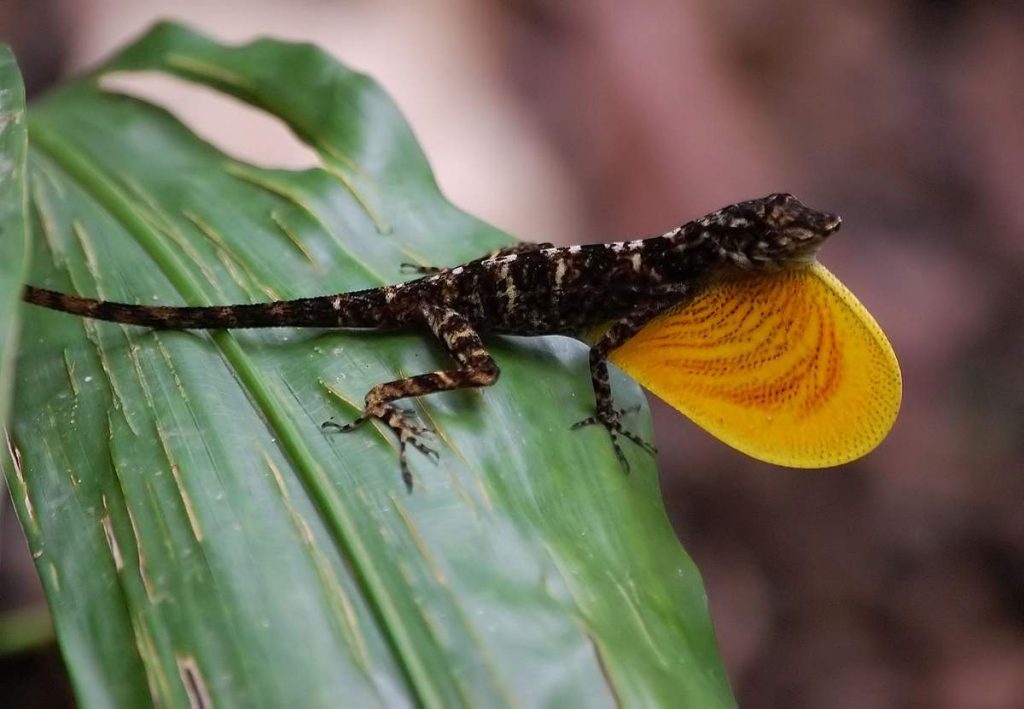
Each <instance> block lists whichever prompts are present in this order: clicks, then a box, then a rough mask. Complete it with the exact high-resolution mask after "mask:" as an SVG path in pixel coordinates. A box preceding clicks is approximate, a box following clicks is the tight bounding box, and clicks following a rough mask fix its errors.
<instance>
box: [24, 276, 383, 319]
mask: <svg viewBox="0 0 1024 709" xmlns="http://www.w3.org/2000/svg"><path fill="white" fill-rule="evenodd" d="M22 297H23V299H24V300H25V302H27V303H32V304H34V305H41V306H43V307H44V308H50V309H52V310H60V311H63V312H65V313H73V314H75V315H81V316H83V317H87V318H95V319H96V320H108V321H110V322H117V323H124V324H127V325H142V326H144V327H152V328H160V329H165V330H188V329H195V330H207V329H214V330H217V329H228V328H245V327H353V328H359V327H381V326H382V325H385V323H382V322H381V314H380V313H381V311H380V307H379V304H380V302H381V301H382V300H383V296H381V295H380V293H379V291H378V290H367V291H357V292H354V293H342V294H338V295H332V296H320V297H316V298H300V299H298V300H281V301H276V302H273V303H251V304H249V303H247V304H242V305H217V306H209V307H190V306H186V307H168V306H151V305H132V304H130V303H112V302H107V301H103V300H94V299H92V298H80V297H78V296H75V295H68V294H67V293H58V292H57V291H52V290H46V289H45V288H36V287H34V286H26V287H25V292H24V295H23V296H22Z"/></svg>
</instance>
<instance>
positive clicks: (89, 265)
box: [8, 24, 733, 707]
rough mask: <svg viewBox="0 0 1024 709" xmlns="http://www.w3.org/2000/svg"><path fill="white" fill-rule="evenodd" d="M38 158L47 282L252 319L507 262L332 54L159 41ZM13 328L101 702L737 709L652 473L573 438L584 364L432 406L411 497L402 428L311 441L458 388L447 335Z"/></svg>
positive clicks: (64, 318)
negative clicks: (150, 84)
mask: <svg viewBox="0 0 1024 709" xmlns="http://www.w3.org/2000/svg"><path fill="white" fill-rule="evenodd" d="M153 70H155V71H162V72H166V73H169V74H173V75H176V76H178V77H180V78H184V79H187V80H190V81H193V82H197V83H200V84H205V85H207V86H211V87H213V88H216V89H218V90H220V91H222V92H225V93H227V94H230V95H233V96H235V97H237V98H239V99H241V100H243V101H245V102H247V103H249V104H251V105H253V106H256V107H258V108H262V109H264V110H266V111H267V112H269V113H271V114H273V115H274V116H277V117H278V118H280V119H281V120H282V121H284V122H285V123H286V124H287V125H288V126H289V127H290V128H291V129H292V130H293V131H294V133H295V134H296V135H297V136H298V137H299V138H300V139H301V140H302V141H304V142H306V143H307V144H309V145H310V146H311V147H312V148H313V149H314V150H316V152H317V153H318V154H319V156H320V159H321V160H322V167H321V168H318V169H313V170H308V171H304V172H287V171H274V170H265V169H258V168H255V167H253V166H251V165H247V164H244V163H241V162H239V161H237V160H234V159H232V158H229V157H227V156H225V155H223V154H222V153H220V152H219V151H218V150H217V149H215V148H214V147H212V146H210V145H207V144H205V143H203V142H202V141H200V140H199V139H197V138H196V137H195V136H194V135H193V134H191V133H190V132H189V131H188V130H187V129H186V128H184V127H183V126H182V125H180V124H179V123H178V121H177V120H176V119H175V118H173V117H172V116H171V115H169V114H168V113H166V112H165V111H163V110H161V109H159V108H156V107H153V106H151V105H149V104H146V103H144V102H141V101H139V100H136V99H134V98H130V97H126V96H121V95H117V94H113V93H109V92H107V91H104V90H103V89H102V88H101V87H100V86H99V84H98V81H99V79H100V78H101V77H102V76H103V75H104V74H107V73H109V72H113V71H153ZM424 80H428V79H426V78H425V79H424ZM30 142H31V149H30V170H29V172H30V187H31V204H30V214H31V227H32V231H33V236H34V237H35V238H34V249H35V250H34V254H33V256H34V259H35V260H34V264H35V267H34V269H33V272H32V276H31V278H30V282H32V283H33V284H35V285H38V286H43V287H48V288H54V289H59V290H65V291H70V292H74V293H80V294H85V295H90V296H98V297H101V298H104V299H108V300H122V301H130V302H142V303H160V304H186V303H187V304H212V303H226V302H250V301H252V302H258V301H265V300H268V299H272V298H292V297H299V296H308V295H317V294H326V293H333V292H338V291H345V290H352V289H356V288H365V287H370V286H375V285H380V284H383V283H387V282H393V281H395V280H398V279H400V278H401V276H400V272H399V264H400V263H401V262H403V261H417V262H421V263H431V264H437V265H445V264H452V263H457V262H460V261H464V260H467V259H470V258H473V257H477V256H479V255H481V254H482V253H484V252H486V251H488V250H490V249H493V248H496V247H498V246H500V245H503V244H506V243H509V242H510V239H509V237H508V236H506V235H504V234H502V233H500V232H498V231H496V230H495V229H493V228H491V227H488V226H487V225H485V224H482V223H481V222H479V221H477V220H475V219H473V218H471V217H469V216H467V215H465V214H463V213H461V212H459V211H458V210H457V209H455V208H453V207H452V206H451V205H450V204H448V203H447V202H446V201H445V200H444V199H443V197H442V196H441V195H440V193H439V192H438V190H437V187H436V185H435V183H434V181H433V178H432V177H431V174H430V170H429V167H428V166H427V163H426V160H425V158H424V156H423V154H422V153H421V151H420V149H419V147H418V146H417V145H416V142H415V141H414V139H413V138H412V135H411V133H410V131H409V129H408V127H407V126H406V125H405V123H404V122H403V120H402V118H401V117H400V115H399V114H398V112H397V111H396V110H395V107H394V106H393V104H392V103H391V101H390V100H389V99H388V98H387V97H386V96H385V95H384V94H383V93H382V92H381V91H380V89H379V88H378V87H377V86H376V85H375V84H374V83H373V82H371V81H370V80H369V79H367V78H366V77H365V76H362V75H359V74H355V73H353V72H351V71H349V70H347V69H345V68H344V67H342V66H340V65H338V64H337V63H336V62H335V61H333V60H332V59H330V58H329V57H328V56H327V55H326V54H324V53H323V52H321V51H320V50H318V49H316V48H314V47H311V46H306V45H293V44H285V43H281V42H275V41H258V42H254V43H252V44H249V45H245V46H242V47H234V48H232V47H224V46H221V45H219V44H216V43H214V42H212V41H210V40H208V39H206V38H204V37H202V36H200V35H197V34H195V33H193V32H191V31H189V30H187V29H184V28H182V27H179V26H175V25H170V24H165V25H160V26H158V27H156V28H154V29H153V30H152V31H151V32H150V33H149V34H147V35H146V36H145V37H144V38H142V39H141V40H140V41H138V42H137V43H135V44H133V45H132V46H130V47H128V48H127V49H126V50H125V51H124V52H123V53H121V54H120V55H119V56H117V57H115V58H114V59H113V60H111V61H110V62H108V63H107V64H106V65H104V66H103V67H101V68H100V69H99V70H98V71H97V72H95V73H93V74H91V75H89V76H86V77H83V78H81V79H79V80H78V81H75V82H73V83H70V84H67V85H65V86H64V87H62V88H61V89H59V90H57V91H55V92H54V93H52V94H50V95H49V96H47V97H46V98H45V99H44V100H42V101H40V102H39V103H38V104H35V105H33V106H32V109H31V118H30ZM481 179H486V176H481ZM23 317H24V318H25V320H26V324H27V332H28V334H27V336H26V337H25V342H24V344H23V346H22V349H21V352H20V358H19V361H18V379H17V387H16V398H15V410H16V411H17V416H16V420H15V421H14V429H13V433H12V441H13V446H15V448H14V449H13V450H16V451H18V453H17V455H18V456H19V457H20V460H21V466H20V469H21V470H22V471H23V473H22V474H21V475H12V474H11V470H13V469H14V468H15V466H11V465H8V477H9V478H10V479H11V481H12V487H15V488H17V489H15V490H14V498H15V501H16V503H17V509H18V514H19V516H20V519H21V521H22V525H23V526H24V528H25V531H26V533H27V535H28V538H29V543H30V546H31V548H32V551H33V553H34V555H35V557H36V560H37V564H38V568H39V573H40V577H41V578H42V580H43V584H44V586H45V588H46V592H47V595H48V598H49V601H50V605H51V608H52V611H53V616H54V624H55V628H56V632H57V636H58V639H59V641H60V644H61V648H62V651H63V653H64V657H65V659H66V662H67V666H68V669H69V671H70V673H71V675H72V680H73V682H74V686H75V688H76V691H77V693H78V697H79V699H80V700H81V702H82V703H83V704H84V705H87V706H88V705H111V704H113V705H121V706H140V705H144V704H148V703H159V704H161V705H164V706H185V705H188V704H189V703H191V704H192V706H197V705H203V706H205V705H208V704H209V702H213V703H214V704H217V705H244V706H248V705H253V704H265V705H270V706H289V705H295V706H324V705H337V704H338V703H339V702H342V701H343V702H344V703H345V704H348V705H352V706H374V705H404V704H425V705H431V706H442V705H444V706H450V705H460V704H464V705H471V706H493V705H504V704H519V705H541V704H543V705H561V706H607V705H614V704H619V703H622V704H628V705H642V704H643V705H646V704H661V705H669V704H672V705H686V706H701V707H712V706H729V705H731V704H732V703H733V700H732V697H731V694H730V691H729V688H728V685H727V682H726V680H725V676H724V672H723V669H722V665H721V661H720V659H719V657H718V653H717V649H716V647H715V643H714V636H713V632H712V629H711V623H710V620H709V617H708V613H707V607H706V601H705V597H704V592H703V589H702V587H701V583H700V578H699V575H698V573H697V571H696V569H695V568H694V566H693V564H692V562H691V561H690V559H689V558H688V557H687V556H686V554H685V553H684V552H683V550H682V549H681V548H680V546H679V544H678V541H677V540H676V538H675V536H674V534H673V531H672V528H671V527H670V525H669V523H668V520H667V518H666V516H665V512H664V509H663V507H662V504H661V501H660V498H659V494H658V485H657V478H656V474H655V470H654V465H653V461H652V460H650V459H649V458H646V457H644V455H643V454H642V453H637V454H636V455H634V456H633V461H634V473H633V474H632V475H631V476H625V475H623V474H622V470H621V469H620V467H619V466H618V464H617V462H616V461H615V458H614V456H613V455H612V452H611V447H610V444H609V441H608V440H607V436H606V435H605V433H604V432H603V431H601V430H598V429H591V430H584V431H580V432H575V433H574V432H570V430H569V426H570V425H571V423H572V422H573V421H575V420H577V419H580V418H582V417H584V416H586V415H588V414H589V413H590V411H591V408H592V406H593V404H592V394H591V392H590V384H589V378H588V375H587V365H586V361H587V359H586V349H585V347H584V346H582V345H581V344H579V343H577V342H575V341H571V340H567V339H563V338H496V339H494V340H493V342H492V347H493V352H494V355H495V357H496V359H497V360H498V362H499V364H500V366H501V367H502V373H503V374H502V378H501V380H500V381H499V383H498V384H497V385H496V386H494V387H491V388H489V389H487V390H485V391H477V392H469V393H455V394H450V395H436V396H431V397H427V398H425V399H423V400H422V401H416V402H415V403H414V404H413V406H414V407H415V408H416V411H417V413H418V414H419V415H420V416H421V417H422V418H423V420H424V421H426V422H428V423H429V424H430V425H431V426H432V427H434V428H435V429H436V430H437V441H438V447H439V449H440V452H441V460H440V463H439V464H437V465H435V464H432V463H431V462H430V461H428V460H426V459H425V458H423V457H422V456H420V455H419V454H418V453H416V452H415V451H413V452H411V454H410V458H411V460H410V462H411V465H412V468H413V473H414V475H415V476H416V490H415V492H414V493H413V494H411V495H409V494H406V492H405V490H404V488H403V486H402V483H401V481H400V479H399V475H398V462H397V457H396V445H395V441H394V440H392V438H391V437H390V436H389V435H386V432H385V431H382V430H381V429H379V428H374V427H373V426H365V427H363V428H362V429H360V430H358V431H357V432H353V433H349V434H345V435H325V434H324V433H322V432H321V430H320V424H321V423H322V422H323V421H324V420H327V419H329V418H331V417H334V418H335V419H336V420H339V421H343V420H347V419H350V418H352V417H354V416H355V415H356V413H357V412H358V410H359V406H360V404H361V401H362V397H363V394H364V393H365V391H366V390H367V389H368V388H369V387H370V386H371V385H373V384H375V383H377V382H381V381H385V380H388V379H392V378H394V377H396V376H399V375H402V374H412V373H417V372H422V371H429V370H432V369H436V368H438V367H439V366H443V365H444V364H445V358H444V355H443V353H442V352H441V351H440V350H439V348H438V347H437V346H436V345H435V344H433V343H431V342H430V341H429V338H426V337H423V336H422V335H420V334H416V333H403V334H379V333H378V334H374V333H353V332H332V331H308V330H296V329H282V330H269V331H236V332H215V333H197V332H173V331H161V332H156V331H151V330H146V329H144V328H138V327H127V326H119V325H114V324H109V323H98V322H93V321H86V320H82V319H78V318H75V317H72V316H69V315H66V314H62V313H56V312H50V311H44V310H42V309H39V308H34V307H31V306H25V309H24V310H23ZM615 386H616V387H617V389H618V391H619V397H618V398H619V402H620V404H622V405H625V406H629V405H633V404H637V403H640V402H641V401H642V396H641V393H640V391H639V390H638V389H637V388H636V386H635V385H633V384H631V383H629V382H627V381H626V380H624V379H622V378H621V377H620V378H618V379H616V382H615ZM635 425H636V426H637V427H638V429H639V431H640V432H641V433H642V434H645V435H648V436H649V435H650V434H651V429H650V420H649V416H648V415H647V414H646V411H645V412H644V414H643V415H641V416H638V417H637V419H636V421H635ZM21 480H24V484H23V485H22V484H21ZM207 700H208V701H207Z"/></svg>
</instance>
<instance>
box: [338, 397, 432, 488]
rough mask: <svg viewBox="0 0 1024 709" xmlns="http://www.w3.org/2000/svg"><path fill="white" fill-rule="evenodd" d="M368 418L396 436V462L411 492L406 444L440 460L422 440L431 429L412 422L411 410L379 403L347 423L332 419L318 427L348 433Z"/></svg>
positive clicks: (412, 414) (429, 433) (410, 476)
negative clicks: (388, 429)
mask: <svg viewBox="0 0 1024 709" xmlns="http://www.w3.org/2000/svg"><path fill="white" fill-rule="evenodd" d="M370 419H377V420H378V421H380V422H381V423H383V424H384V425H385V426H387V427H388V428H390V429H391V430H392V431H394V432H395V435H397V436H398V464H399V466H400V467H401V470H402V481H403V482H404V483H405V487H406V489H407V490H408V491H409V492H412V472H411V471H410V470H409V463H408V462H407V461H406V456H405V450H406V445H411V446H412V447H413V448H415V449H416V450H418V451H419V452H420V453H422V454H423V455H425V456H426V457H427V458H430V459H431V460H433V461H434V463H437V462H438V461H439V460H440V456H439V455H438V453H437V451H436V450H434V449H433V448H431V447H430V446H428V445H427V444H426V443H425V442H424V440H423V439H424V437H426V436H428V435H431V434H432V433H433V431H431V430H430V429H429V428H426V427H424V426H420V425H419V424H417V423H414V421H415V420H416V415H415V414H414V413H413V412H412V411H409V410H407V409H400V408H399V407H397V406H392V405H391V404H381V405H379V406H375V407H372V408H367V409H366V410H365V411H363V413H362V414H361V415H360V416H359V417H358V418H357V419H355V420H354V421H351V422H349V423H346V424H339V423H335V422H334V421H324V422H323V423H322V424H320V428H322V429H324V430H326V429H333V430H334V431H335V432H337V433H348V432H349V431H354V430H355V429H356V428H358V427H359V426H360V425H362V424H363V423H366V422H367V421H369V420H370Z"/></svg>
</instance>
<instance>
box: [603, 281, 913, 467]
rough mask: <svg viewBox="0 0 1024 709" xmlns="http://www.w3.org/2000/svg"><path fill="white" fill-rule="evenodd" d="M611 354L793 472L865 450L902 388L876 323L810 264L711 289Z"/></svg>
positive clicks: (686, 409)
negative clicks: (792, 469) (805, 266)
mask: <svg viewBox="0 0 1024 709" xmlns="http://www.w3.org/2000/svg"><path fill="white" fill-rule="evenodd" d="M610 359H611V361H612V362H614V363H615V364H616V365H618V366H619V367H620V368H622V369H623V370H624V371H625V372H626V373H627V374H629V375H630V376H631V377H633V378H634V379H636V380H637V381H638V382H640V384H642V385H643V386H644V387H646V388H647V389H649V390H650V391H651V392H653V393H654V394H656V395H657V396H659V397H661V398H662V399H664V400H665V401H666V402H668V403H669V404H671V405H672V406H674V407H675V408H677V409H678V410H679V411H681V412H682V413H684V414H685V415H686V416H687V417H689V418H690V419H692V420H693V421H694V422H695V423H697V424H698V425H699V426H701V427H702V428H704V429H705V430H707V431H708V432H709V433H711V434H712V435H714V436H715V437H717V438H719V439H721V440H722V441H723V442H725V443H727V444H729V445H730V446H733V447H734V448H736V449H738V450H740V451H742V452H744V453H746V454H747V455H750V456H752V457H754V458H757V459H758V460H763V461H766V462H769V463H776V464H778V465H786V466H790V467H795V468H823V467H828V466H832V465H839V464H841V463H846V462H849V461H851V460H855V459H856V458H859V457H861V456H863V455H865V454H866V453H868V452H869V451H871V450H872V449H873V448H874V447H875V446H877V445H878V444H879V443H881V441H882V439H883V438H885V436H886V434H887V433H888V432H889V429H890V428H892V425H893V422H894V421H895V420H896V414H897V412H898V411H899V408H900V399H901V396H902V380H901V377H900V369H899V364H898V363H897V361H896V355H895V354H894V353H893V351H892V347H891V346H890V345H889V342H888V340H886V338H885V335H884V334H883V333H882V330H881V329H880V328H879V327H878V324H877V323H876V322H875V320H874V318H872V317H871V315H870V314H869V313H868V311H867V310H866V309H865V308H864V306H863V305H861V303H860V302H859V301H858V300H857V299H856V298H855V297H854V295H853V294H852V293H850V291H849V290H847V289H846V287H845V286H843V284H842V283H840V282H839V279H837V278H836V277H835V276H833V275H832V274H831V273H830V272H829V271H828V270H827V269H826V268H825V267H824V266H822V265H821V264H818V263H813V264H811V265H809V266H808V267H807V268H802V269H796V270H792V271H785V272H782V273H774V274H765V275H755V276H747V277H742V278H737V279H735V280H730V281H726V282H723V283H720V284H716V285H713V286H710V287H709V288H707V289H706V290H705V291H703V292H702V293H701V294H700V295H699V296H698V297H697V298H695V299H694V300H693V301H691V302H689V303H688V304H686V305H685V306H684V307H680V308H677V309H675V310H673V311H670V312H667V313H665V314H663V315H661V316H659V317H657V318H655V319H654V320H652V321H651V322H650V323H649V324H648V325H647V326H646V327H644V328H643V329H642V330H641V331H640V332H639V333H637V334H636V335H635V336H634V337H633V338H631V339H630V340H629V341H628V342H626V344H624V345H623V346H622V347H620V348H619V349H617V350H615V351H614V352H612V354H611V357H610Z"/></svg>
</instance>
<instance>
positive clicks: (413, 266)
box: [398, 262, 444, 273]
mask: <svg viewBox="0 0 1024 709" xmlns="http://www.w3.org/2000/svg"><path fill="white" fill-rule="evenodd" d="M398 269H399V270H400V271H401V272H402V273H440V272H441V271H442V270H444V269H441V268H438V267H437V266H421V265H419V264H418V263H408V262H404V263H400V264H399V265H398Z"/></svg>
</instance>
